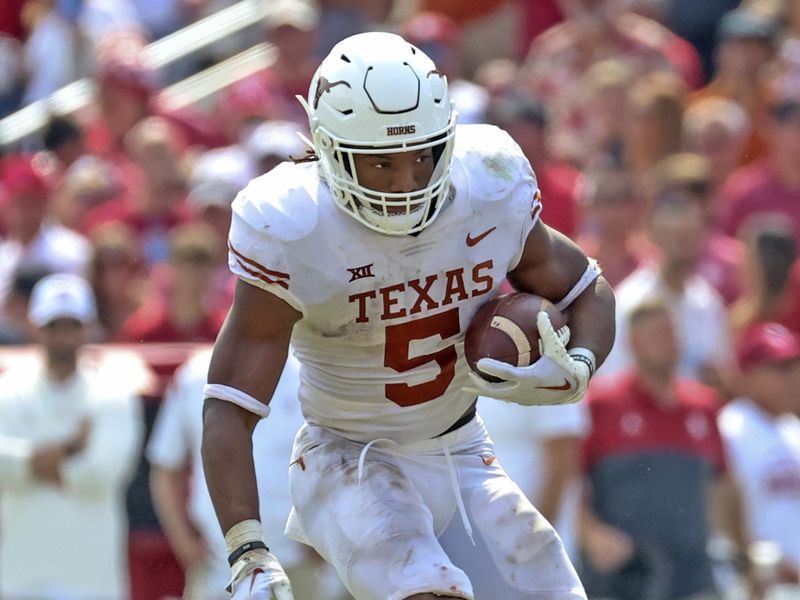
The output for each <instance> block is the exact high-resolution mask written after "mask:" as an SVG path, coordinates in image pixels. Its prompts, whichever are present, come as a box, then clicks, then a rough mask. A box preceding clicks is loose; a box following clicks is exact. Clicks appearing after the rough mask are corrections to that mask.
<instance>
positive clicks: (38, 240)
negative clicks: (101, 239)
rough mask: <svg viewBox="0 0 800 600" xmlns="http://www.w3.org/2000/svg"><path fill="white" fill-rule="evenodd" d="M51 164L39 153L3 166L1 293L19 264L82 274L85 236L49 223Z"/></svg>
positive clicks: (86, 252) (86, 251)
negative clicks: (3, 233) (3, 231)
mask: <svg viewBox="0 0 800 600" xmlns="http://www.w3.org/2000/svg"><path fill="white" fill-rule="evenodd" d="M52 167H53V165H52V163H51V162H50V161H49V160H48V158H47V157H46V156H45V155H43V154H41V153H40V154H36V155H33V156H28V155H21V156H12V157H7V158H6V160H5V161H4V163H3V165H2V171H1V173H2V186H3V189H2V191H3V192H4V194H3V197H2V199H1V200H2V201H1V202H0V220H2V225H3V226H4V228H5V234H6V235H5V238H4V239H3V241H2V242H0V298H2V297H4V296H5V293H6V291H7V288H8V285H9V284H10V282H11V279H12V277H13V274H14V272H15V271H16V270H17V269H27V268H35V267H38V268H41V269H44V270H47V271H49V272H51V273H70V274H75V275H82V274H83V273H84V272H85V269H86V265H87V263H88V260H89V254H90V247H89V242H88V241H87V240H86V239H84V238H83V236H80V235H78V234H77V233H75V232H73V231H70V230H68V229H66V228H65V227H63V226H61V225H59V224H56V223H51V222H50V221H49V220H48V219H47V216H48V211H49V206H50V200H51V197H52V184H53V180H52V174H53V168H52Z"/></svg>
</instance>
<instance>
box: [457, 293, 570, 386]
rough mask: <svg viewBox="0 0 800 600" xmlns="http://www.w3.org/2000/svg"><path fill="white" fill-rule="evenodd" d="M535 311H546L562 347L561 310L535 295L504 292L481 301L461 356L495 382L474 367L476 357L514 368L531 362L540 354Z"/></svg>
mask: <svg viewBox="0 0 800 600" xmlns="http://www.w3.org/2000/svg"><path fill="white" fill-rule="evenodd" d="M539 311H544V312H546V313H547V315H548V316H549V317H550V322H551V323H552V325H553V329H555V330H556V332H557V333H558V336H559V338H560V339H561V341H562V343H563V344H564V345H565V346H566V344H567V342H568V340H569V327H567V317H566V315H565V314H564V313H562V312H560V311H559V310H558V309H556V307H555V306H553V304H552V303H551V302H550V301H548V300H545V299H544V298H542V297H540V296H537V295H535V294H524V293H521V292H519V293H513V294H507V295H504V296H499V297H497V298H495V299H493V300H490V301H489V302H487V303H486V304H484V305H483V306H482V307H481V308H480V309H479V310H478V312H477V313H475V316H474V317H473V319H472V321H471V322H470V324H469V327H468V328H467V332H466V334H465V337H464V356H465V358H466V359H467V363H468V364H469V366H470V368H471V369H472V370H473V371H475V372H476V373H477V374H478V375H480V376H481V377H482V378H483V379H485V380H486V381H491V382H495V383H496V382H499V381H502V380H501V379H499V378H497V377H494V376H492V375H489V374H487V373H484V372H482V371H481V370H480V369H478V368H477V367H476V364H477V362H478V361H479V360H480V359H482V358H493V359H495V360H499V361H502V362H505V363H508V364H510V365H514V366H516V367H527V366H528V365H532V364H533V363H535V362H536V361H537V360H538V359H539V357H540V356H541V353H542V348H541V347H540V341H539V330H538V328H537V324H536V318H537V315H538V314H539Z"/></svg>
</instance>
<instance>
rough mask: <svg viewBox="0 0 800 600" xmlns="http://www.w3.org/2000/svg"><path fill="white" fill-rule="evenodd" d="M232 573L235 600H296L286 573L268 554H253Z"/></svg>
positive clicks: (233, 567)
mask: <svg viewBox="0 0 800 600" xmlns="http://www.w3.org/2000/svg"><path fill="white" fill-rule="evenodd" d="M231 572H232V575H233V576H232V578H231V583H230V586H229V587H228V589H229V590H230V592H231V600H294V595H292V585H291V584H290V583H289V578H288V577H287V576H286V572H285V571H284V570H283V567H281V564H280V563H279V562H278V559H277V558H275V556H274V555H273V554H272V553H271V552H269V551H267V550H264V549H262V548H259V549H257V550H250V551H249V552H247V553H246V554H244V555H242V556H241V557H240V558H239V560H237V561H236V562H235V563H234V564H233V566H232V567H231Z"/></svg>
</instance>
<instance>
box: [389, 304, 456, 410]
mask: <svg viewBox="0 0 800 600" xmlns="http://www.w3.org/2000/svg"><path fill="white" fill-rule="evenodd" d="M460 330H461V325H460V323H459V319H458V308H451V309H450V310H447V311H445V312H442V313H438V314H435V315H431V316H429V317H425V318H422V319H417V320H415V321H408V322H406V323H400V324H398V325H389V326H388V327H387V328H386V346H385V350H384V357H383V364H384V366H386V367H389V368H391V369H394V370H395V371H397V372H398V373H404V372H406V371H410V370H411V369H416V368H417V367H421V366H422V365H425V364H427V363H430V362H436V364H438V365H439V374H438V375H437V376H436V377H435V378H433V379H431V380H430V381H425V382H423V383H419V384H417V385H408V384H406V383H388V384H386V386H385V394H386V398H388V399H389V400H391V401H392V402H394V403H395V404H398V405H400V406H414V405H416V404H422V403H423V402H429V401H431V400H434V399H435V398H438V397H439V396H441V395H442V394H444V392H445V390H447V386H449V385H450V382H451V381H453V378H454V377H455V374H456V360H457V359H458V355H457V353H456V347H455V344H450V345H449V346H446V347H444V348H442V349H441V350H439V351H437V352H433V353H431V354H422V355H420V356H414V357H412V356H411V342H412V341H414V340H424V339H426V338H430V337H434V336H437V335H438V336H440V337H441V338H442V340H446V339H448V338H450V337H453V336H456V335H458V333H459V331H460Z"/></svg>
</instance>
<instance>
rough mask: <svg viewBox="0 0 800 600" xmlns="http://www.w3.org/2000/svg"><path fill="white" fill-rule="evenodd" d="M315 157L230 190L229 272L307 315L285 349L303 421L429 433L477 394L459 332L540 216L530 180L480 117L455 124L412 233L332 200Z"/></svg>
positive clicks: (357, 433) (506, 142) (349, 431)
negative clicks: (445, 169)
mask: <svg viewBox="0 0 800 600" xmlns="http://www.w3.org/2000/svg"><path fill="white" fill-rule="evenodd" d="M316 171H317V165H316V164H313V163H311V164H308V163H306V164H291V163H284V164H283V165H282V166H280V167H278V168H277V169H275V170H273V171H271V172H270V173H268V174H266V175H264V176H262V177H260V178H258V179H255V180H253V181H252V182H251V183H250V185H249V186H248V187H247V188H246V189H245V190H244V191H242V192H241V193H240V194H239V196H238V197H237V199H236V201H235V202H234V205H233V209H234V218H233V224H232V227H231V237H230V255H229V263H230V267H231V269H232V270H233V272H234V273H236V274H237V275H238V276H239V277H241V278H243V279H246V280H247V281H249V282H252V283H253V284H255V285H258V286H260V287H262V288H263V289H265V290H267V291H269V292H272V293H274V294H276V295H278V296H280V297H281V298H283V299H284V300H286V301H287V302H289V303H290V304H291V305H292V306H294V307H295V308H296V309H297V310H298V311H300V312H301V313H302V314H303V318H302V319H301V320H300V321H298V323H297V324H296V325H295V330H294V337H293V341H294V348H295V353H296V354H297V357H298V359H299V360H300V362H301V363H302V364H303V370H302V374H301V380H302V385H301V387H300V398H301V402H302V403H303V411H304V413H305V414H306V416H307V418H308V420H309V421H311V422H314V423H317V424H319V425H322V426H324V427H326V428H327V429H329V430H331V431H334V432H336V433H339V434H340V435H342V436H344V437H347V438H349V439H353V440H358V441H363V442H368V441H370V440H372V439H374V438H376V437H386V438H390V439H393V440H395V441H397V442H400V443H408V442H412V441H416V440H420V439H426V438H430V437H433V436H435V435H437V434H439V433H441V432H442V431H444V430H445V429H447V428H448V427H449V426H450V425H452V423H453V421H454V419H455V418H457V417H458V416H459V415H461V414H462V413H464V411H465V410H467V408H468V407H469V406H470V404H471V403H472V402H473V401H474V400H475V395H474V393H469V392H467V391H464V390H463V389H462V388H463V387H464V386H465V385H466V384H467V383H468V377H467V372H468V367H467V365H466V362H465V361H464V357H463V351H462V346H463V337H464V331H465V329H466V326H467V324H468V323H469V322H470V319H471V318H472V316H473V314H474V313H475V312H476V311H477V309H478V308H479V307H480V306H481V305H482V304H483V303H484V302H486V301H487V300H488V299H489V298H491V297H492V295H494V294H495V293H496V291H497V289H498V287H499V285H500V283H501V282H502V280H503V278H504V277H505V274H506V273H507V272H508V271H509V270H511V269H513V268H514V266H515V265H516V263H517V262H518V260H519V258H520V255H521V253H522V249H523V244H524V242H525V239H526V237H527V235H528V233H529V232H530V230H531V229H532V227H533V225H534V224H535V223H536V221H537V219H538V216H539V210H540V203H539V199H538V194H537V187H536V179H535V176H534V174H533V171H532V170H531V167H530V165H529V163H528V161H527V159H526V158H525V157H524V156H523V155H522V153H521V151H520V149H519V147H518V146H517V145H516V143H515V142H514V141H513V140H512V139H511V138H510V137H509V136H508V135H507V134H506V133H505V132H504V131H502V130H500V129H498V128H496V127H492V126H489V125H465V126H459V127H458V128H457V135H456V144H455V150H454V157H453V169H452V182H453V185H452V188H451V194H450V196H449V197H448V199H447V205H446V206H444V207H443V208H442V210H441V214H440V215H439V217H438V218H437V220H436V221H434V222H433V223H432V224H431V225H430V226H428V227H427V228H426V229H424V230H423V231H422V232H421V233H419V234H418V235H416V236H399V237H398V236H387V235H383V234H380V233H376V232H373V231H370V230H369V229H367V228H365V227H362V226H361V225H360V224H359V223H357V222H355V221H354V220H353V219H351V218H349V217H348V216H347V215H345V214H344V213H343V212H341V211H340V210H339V209H338V208H337V207H336V206H335V205H334V200H333V198H332V197H331V193H330V191H329V188H328V187H327V186H326V185H324V184H321V183H320V182H319V178H318V177H317V172H316Z"/></svg>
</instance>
